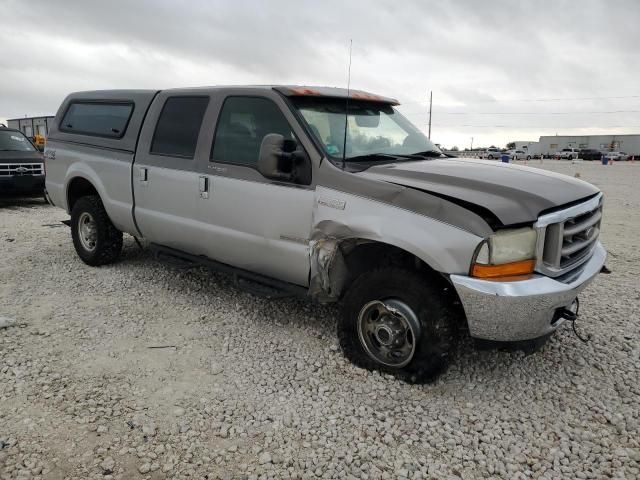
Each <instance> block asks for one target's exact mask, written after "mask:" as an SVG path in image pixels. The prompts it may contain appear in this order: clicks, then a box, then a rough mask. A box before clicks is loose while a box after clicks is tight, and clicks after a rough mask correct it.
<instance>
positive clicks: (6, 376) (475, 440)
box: [0, 160, 640, 480]
mask: <svg viewBox="0 0 640 480" xmlns="http://www.w3.org/2000/svg"><path fill="white" fill-rule="evenodd" d="M533 165H534V166H541V167H543V168H550V169H553V170H557V171H560V172H562V173H567V174H569V175H574V174H576V173H579V174H580V176H581V178H583V179H585V180H587V181H590V182H593V183H595V184H596V185H598V186H599V187H601V188H602V189H603V190H604V192H605V194H606V195H607V203H606V207H605V220H604V232H603V241H604V243H605V245H606V247H607V248H608V250H609V251H610V258H609V261H608V266H609V267H610V268H611V269H612V270H613V274H612V275H601V276H600V277H599V278H598V279H597V281H596V282H595V283H594V284H592V285H591V286H590V287H589V288H588V289H587V290H586V292H585V293H584V294H583V296H582V317H581V321H580V329H581V330H582V333H584V334H587V333H588V334H591V335H592V336H593V339H592V340H591V342H589V343H588V344H586V345H585V344H583V343H581V342H580V341H579V340H578V339H577V338H576V337H575V336H574V335H573V333H572V331H571V328H570V327H569V326H566V327H563V328H562V329H561V331H559V332H558V333H557V334H556V335H555V336H554V337H553V338H552V340H551V341H550V342H549V343H548V344H547V345H546V346H545V347H544V349H543V350H542V351H540V352H538V353H536V354H534V355H530V356H524V355H522V354H520V353H506V352H495V351H479V350H477V349H475V348H474V346H473V344H472V343H471V342H470V341H469V340H468V339H467V340H465V341H464V342H463V344H462V346H461V348H460V351H459V353H458V354H457V356H456V358H455V361H454V364H453V365H452V367H451V368H450V369H449V371H448V372H447V373H446V374H445V375H443V376H442V377H441V378H440V379H439V380H438V381H437V382H436V383H434V384H430V385H421V386H416V385H408V384H404V383H401V382H399V381H397V380H395V379H393V378H391V377H388V376H384V375H379V374H377V373H370V372H367V371H363V370H361V369H358V368H355V367H353V366H352V365H351V364H349V363H348V362H347V361H346V360H345V359H344V358H343V357H342V356H341V354H340V352H339V350H338V348H337V344H336V338H335V334H334V331H335V320H334V319H335V317H336V312H337V310H336V309H335V308H334V307H321V306H317V305H312V304H306V303H304V302H301V301H296V300H274V301H269V300H265V299H261V298H256V297H254V296H252V295H250V294H248V293H244V292H242V291H240V290H237V289H236V288H235V287H233V286H232V285H231V284H230V282H229V280H228V279H227V278H226V277H224V276H222V275H216V274H210V273H207V272H205V271H204V270H202V271H201V270H195V271H186V272H185V271H182V272H181V271H177V270H175V269H173V268H172V267H169V266H166V265H163V264H160V263H158V262H156V261H154V260H153V259H152V258H151V256H150V255H149V254H148V253H147V252H141V251H139V250H138V248H137V246H136V245H135V243H134V242H133V241H132V239H130V238H127V239H126V242H125V251H124V256H123V259H122V261H120V262H119V263H117V264H115V265H111V266H107V267H102V268H91V267H87V266H85V265H84V264H83V263H81V262H80V260H79V259H78V257H77V256H76V254H75V252H74V250H73V246H72V244H71V240H70V234H69V230H68V229H67V228H66V227H63V226H60V225H59V224H58V222H59V221H60V220H63V219H65V218H66V214H65V213H64V212H63V211H61V210H59V209H56V208H53V207H49V206H44V205H43V204H42V203H41V202H40V201H39V200H33V201H29V200H22V201H10V200H2V201H1V203H0V252H1V253H2V259H3V261H2V262H1V264H0V278H1V279H2V281H1V282H0V317H2V316H4V317H8V318H10V319H15V321H16V322H17V323H16V325H14V326H12V327H9V328H4V329H0V479H28V478H33V479H83V480H84V479H93V478H95V479H105V480H108V479H129V478H132V479H137V478H146V479H164V478H172V479H181V478H190V479H191V478H196V479H215V478H229V479H235V478H249V479H257V478H368V479H379V478H383V479H390V478H465V479H466V478H487V477H491V478H558V479H560V478H563V479H564V478H609V477H615V478H638V477H639V476H640V436H639V423H640V407H639V401H640V387H639V385H638V379H639V378H640V375H639V363H640V361H639V357H640V355H639V354H640V338H639V332H640V318H639V314H638V311H639V310H640V293H639V290H638V280H637V278H638V276H639V275H640V261H639V260H640V250H639V249H638V248H637V239H638V238H640V190H639V189H638V184H640V165H637V164H634V165H631V164H624V165H618V164H617V165H615V166H613V167H604V166H602V165H599V164H592V163H587V162H585V163H580V164H571V163H569V162H558V161H549V160H546V161H545V163H544V165H540V164H539V162H538V161H534V162H533ZM0 323H1V322H0Z"/></svg>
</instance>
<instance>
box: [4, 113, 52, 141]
mask: <svg viewBox="0 0 640 480" xmlns="http://www.w3.org/2000/svg"><path fill="white" fill-rule="evenodd" d="M53 118H54V117H53V115H51V116H46V117H25V118H11V119H8V120H7V127H9V128H15V129H16V130H20V131H21V132H22V133H24V134H25V135H26V136H27V137H29V138H33V137H34V136H35V135H41V136H43V137H45V138H46V137H47V135H49V126H50V125H51V123H52V122H53Z"/></svg>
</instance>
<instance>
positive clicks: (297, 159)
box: [258, 133, 311, 185]
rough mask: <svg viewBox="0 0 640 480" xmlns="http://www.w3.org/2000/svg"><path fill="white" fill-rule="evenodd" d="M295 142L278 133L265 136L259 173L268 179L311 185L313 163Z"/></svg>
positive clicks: (261, 148)
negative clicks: (297, 148) (298, 148)
mask: <svg viewBox="0 0 640 480" xmlns="http://www.w3.org/2000/svg"><path fill="white" fill-rule="evenodd" d="M296 147H297V144H296V142H295V141H293V140H286V139H285V138H284V137H283V136H282V135H280V134H278V133H270V134H268V135H265V137H264V138H263V139H262V144H261V145H260V156H259V158H258V171H259V172H260V173H261V174H262V175H263V176H264V177H266V178H272V179H274V180H285V181H293V182H295V183H302V184H305V185H308V184H309V183H311V162H310V161H309V157H307V154H306V153H305V152H304V151H302V150H296Z"/></svg>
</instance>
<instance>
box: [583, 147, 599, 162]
mask: <svg viewBox="0 0 640 480" xmlns="http://www.w3.org/2000/svg"><path fill="white" fill-rule="evenodd" d="M602 155H603V153H602V152H601V151H600V150H594V149H593V148H585V149H582V150H580V153H579V158H581V159H582V160H600V159H601V158H602Z"/></svg>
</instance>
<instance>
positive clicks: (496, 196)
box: [45, 86, 606, 382]
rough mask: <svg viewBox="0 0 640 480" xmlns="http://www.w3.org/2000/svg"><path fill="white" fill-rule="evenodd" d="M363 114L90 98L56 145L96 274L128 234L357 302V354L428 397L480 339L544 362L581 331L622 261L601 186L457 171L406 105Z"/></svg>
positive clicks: (346, 308) (287, 105)
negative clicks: (574, 325)
mask: <svg viewBox="0 0 640 480" xmlns="http://www.w3.org/2000/svg"><path fill="white" fill-rule="evenodd" d="M347 98H348V97H347V91H346V90H344V89H336V88H324V87H318V88H316V87H282V86H280V87H277V86H276V87H268V86H262V87H207V88H196V89H194V88H187V89H172V90H162V91H155V90H153V91H150V90H117V91H97V92H84V93H73V94H71V95H69V96H68V97H67V98H66V99H65V100H64V102H63V103H62V105H61V106H60V109H59V110H58V113H57V115H56V117H55V120H54V122H53V125H52V127H51V130H50V133H49V137H48V139H47V144H46V147H45V159H46V165H47V181H46V186H47V191H48V192H49V195H50V198H51V200H52V202H53V203H54V204H55V205H57V206H59V207H60V208H62V209H64V210H66V211H67V212H68V213H69V214H70V215H71V220H70V226H71V237H72V240H73V245H74V247H75V250H76V252H77V254H78V256H79V257H80V259H81V260H82V261H83V262H84V263H86V264H88V265H92V266H97V265H104V264H108V263H111V262H114V261H116V260H117V258H118V256H119V254H120V251H121V249H122V241H123V240H122V239H123V236H122V235H123V232H126V233H129V234H131V235H133V236H135V237H144V238H145V239H146V240H147V241H148V243H149V245H150V246H151V248H152V249H153V250H154V251H155V252H156V254H157V255H158V256H159V257H161V258H168V259H172V260H173V261H174V262H180V263H184V264H185V265H190V266H191V265H205V266H208V267H211V268H215V269H219V270H222V271H225V272H230V273H233V274H234V278H237V277H240V278H245V279H249V280H250V281H251V282H253V284H254V285H255V286H254V287H253V288H252V291H254V292H256V293H259V292H261V291H262V292H264V289H270V290H273V291H275V292H277V294H279V295H285V294H287V295H294V294H295V295H301V296H304V297H306V298H309V299H312V300H316V301H319V302H340V304H341V307H342V313H341V316H340V318H339V320H338V322H337V330H338V338H339V342H340V345H341V348H342V351H343V352H344V354H345V355H346V356H347V357H348V358H349V359H350V360H351V361H353V362H354V363H355V364H357V365H360V366H362V367H365V368H369V369H379V370H382V371H385V372H389V373H392V374H395V375H397V376H398V377H400V378H403V379H406V380H407V381H411V382H416V381H425V380H428V379H431V378H433V377H434V376H435V375H436V374H437V373H438V372H440V371H442V370H443V368H444V367H445V366H446V364H447V362H448V359H449V358H450V355H451V352H452V351H453V349H454V345H455V339H456V334H457V332H458V331H459V327H460V326H462V325H466V327H468V330H469V332H470V334H471V336H472V337H475V338H479V339H486V340H492V341H507V342H512V341H518V342H525V343H527V342H528V343H529V344H531V342H538V341H539V339H546V338H547V337H548V336H549V335H551V334H552V333H553V332H554V331H555V330H556V329H557V328H558V327H559V326H560V325H561V324H562V323H563V321H565V319H575V308H576V305H577V304H576V298H577V296H578V295H579V294H580V292H581V291H582V290H583V289H584V288H585V287H586V286H587V284H589V282H591V281H592V280H593V279H594V277H595V276H596V275H597V273H598V272H599V271H600V270H601V268H602V266H603V265H604V261H605V257H606V252H605V250H604V248H603V247H602V245H601V243H600V241H599V237H598V236H599V226H600V220H601V215H602V213H601V209H602V193H601V192H600V191H599V190H598V189H597V188H596V187H594V186H593V185H590V184H588V183H586V182H584V181H581V180H579V179H576V178H573V177H568V176H564V175H558V174H552V173H545V174H544V175H540V174H539V173H538V171H537V170H535V169H529V168H526V167H521V166H514V165H509V164H506V163H505V164H502V163H500V164H496V163H495V162H486V161H479V160H473V159H460V158H447V157H444V156H442V154H441V152H440V150H439V149H438V148H437V147H436V146H435V145H434V144H433V143H431V141H430V140H429V139H427V138H426V136H425V135H424V134H423V133H422V132H421V131H420V130H419V129H418V128H417V127H415V126H413V125H412V124H411V123H409V121H408V120H407V119H406V118H405V117H403V116H401V115H400V114H399V113H398V112H397V110H396V109H395V106H396V105H398V102H397V101H396V100H394V99H391V98H386V97H382V96H379V95H374V94H370V93H366V92H360V91H351V93H350V99H349V102H348V107H347V102H346V99H347ZM346 120H348V121H346ZM347 123H348V125H349V135H348V136H346V135H345V125H346V124H347ZM345 146H346V148H344V147H345ZM542 240H544V241H542ZM245 285H246V283H245ZM258 285H260V287H258ZM210 294H211V295H214V294H215V293H214V292H211V293H210ZM458 322H463V323H458Z"/></svg>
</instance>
